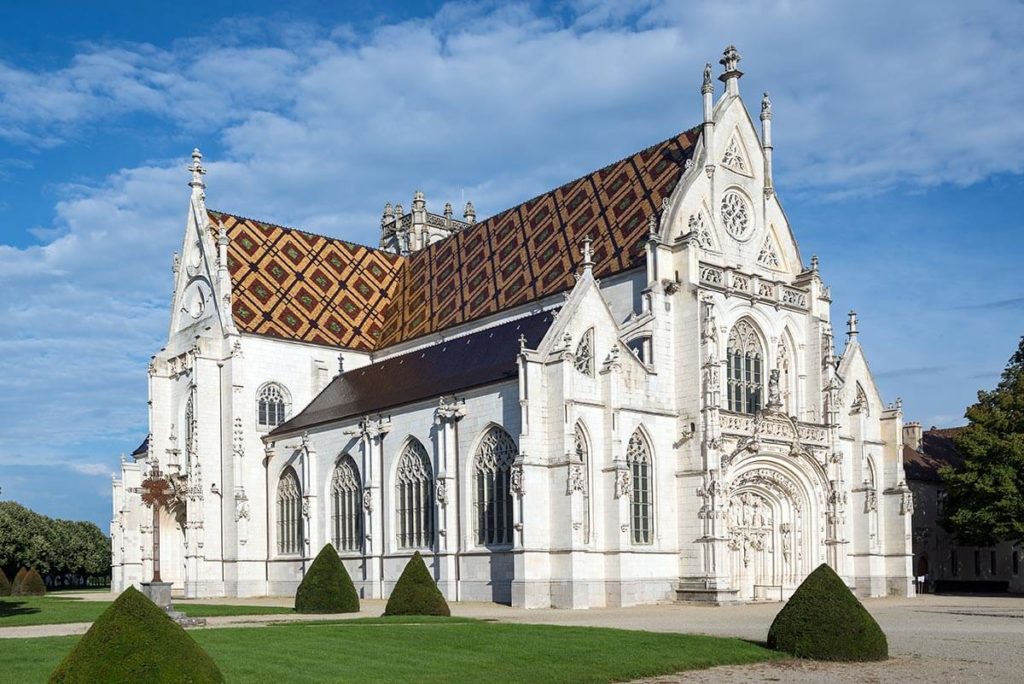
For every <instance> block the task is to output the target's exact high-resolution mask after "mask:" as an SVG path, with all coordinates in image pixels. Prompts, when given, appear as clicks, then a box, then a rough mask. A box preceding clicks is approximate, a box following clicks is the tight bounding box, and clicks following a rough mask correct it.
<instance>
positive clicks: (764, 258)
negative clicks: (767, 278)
mask: <svg viewBox="0 0 1024 684" xmlns="http://www.w3.org/2000/svg"><path fill="white" fill-rule="evenodd" d="M757 263H759V264H761V265H762V266H767V267H768V268H779V267H780V266H782V261H781V260H780V259H779V255H778V254H777V253H776V251H775V245H774V244H772V236H771V233H769V234H767V235H765V236H764V242H762V243H761V251H760V252H759V253H758V255H757Z"/></svg>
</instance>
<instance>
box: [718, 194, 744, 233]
mask: <svg viewBox="0 0 1024 684" xmlns="http://www.w3.org/2000/svg"><path fill="white" fill-rule="evenodd" d="M721 213H722V224H723V225H724V226H725V229H726V230H727V231H729V235H732V236H733V237H734V238H736V239H737V240H743V239H746V238H747V237H748V232H749V231H750V215H751V214H750V205H749V204H748V203H747V200H746V198H744V197H743V195H741V194H740V193H738V192H736V191H735V190H730V191H729V192H727V193H725V195H724V196H723V197H722V208H721Z"/></svg>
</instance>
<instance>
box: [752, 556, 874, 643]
mask: <svg viewBox="0 0 1024 684" xmlns="http://www.w3.org/2000/svg"><path fill="white" fill-rule="evenodd" d="M768 647H769V648H774V649H776V650H778V651H784V652H786V653H790V654H792V655H794V656H796V657H798V658H810V659H812V660H885V659H886V658H888V657H889V644H888V642H887V641H886V639H885V633H884V632H883V631H882V628H881V627H879V626H878V623H877V622H875V619H874V618H873V617H871V614H870V613H869V612H868V611H867V609H865V608H864V606H862V605H861V603H860V601H858V600H857V597H856V596H854V595H853V593H852V592H851V591H850V590H849V589H848V588H847V586H846V585H845V584H843V580H842V579H840V578H839V575H837V574H836V573H835V571H834V570H832V568H830V567H829V566H828V565H826V564H824V563H822V564H821V565H819V566H818V568H817V569H816V570H815V571H814V572H812V573H811V574H810V575H808V576H807V578H806V579H805V580H804V581H803V582H802V583H801V584H800V586H799V587H797V590H796V591H795V592H793V595H792V596H791V597H790V598H789V601H787V602H786V605H785V607H783V609H782V610H781V611H779V614H778V615H776V616H775V620H774V621H773V622H772V626H771V627H770V628H769V629H768Z"/></svg>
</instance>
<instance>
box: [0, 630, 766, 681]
mask: <svg viewBox="0 0 1024 684" xmlns="http://www.w3.org/2000/svg"><path fill="white" fill-rule="evenodd" d="M190 634H191V635H192V636H193V637H195V639H196V641H198V642H199V644H200V645H201V646H202V647H203V648H205V649H206V650H207V652H208V653H209V654H210V655H211V656H212V657H213V659H214V660H215V661H216V662H217V664H218V665H219V666H220V668H221V670H222V671H223V672H224V675H225V676H226V677H227V680H228V681H229V682H274V683H275V684H277V683H280V682H341V681H351V682H396V681H410V682H412V681H414V682H474V683H476V682H480V681H497V682H506V681H508V682H511V681H522V682H611V681H621V680H629V679H636V678H639V677H651V676H656V675H660V674H667V673H670V672H678V671H680V670H687V669H694V668H702V667H711V666H714V665H728V664H742V663H753V662H759V661H764V660H771V659H776V658H781V657H782V656H781V655H780V654H778V653H775V652H773V651H769V650H767V649H764V648H762V647H760V646H757V645H755V644H752V643H749V642H745V641H741V640H739V639H721V638H716V637H706V636H693V635H686V634H659V633H654V632H635V631H625V630H617V629H598V628H587V627H558V626H554V625H520V624H503V623H495V622H478V621H472V620H465V619H458V618H434V619H430V620H422V619H412V618H407V617H394V618H379V619H370V620H349V621H337V622H328V623H315V622H314V623H291V624H276V625H272V626H269V627H266V628H225V629H200V630H192V631H190ZM74 643H75V637H48V638H39V639H5V640H2V641H0V672H2V673H4V674H3V676H4V679H5V681H12V682H15V681H16V682H25V683H30V682H44V681H46V678H47V677H48V676H49V674H50V672H52V671H53V669H54V668H55V667H56V666H57V664H58V663H59V662H60V660H61V658H62V657H63V656H64V654H65V653H67V652H68V651H69V650H70V649H71V646H72V645H73V644H74Z"/></svg>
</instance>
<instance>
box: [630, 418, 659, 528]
mask: <svg viewBox="0 0 1024 684" xmlns="http://www.w3.org/2000/svg"><path fill="white" fill-rule="evenodd" d="M626 464H627V466H628V468H629V471H630V476H631V479H632V483H633V488H632V491H631V492H630V494H631V500H630V508H631V513H632V515H631V520H630V527H631V528H632V532H633V543H634V544H650V543H651V541H652V540H653V538H654V515H653V514H654V491H653V481H652V474H653V473H652V468H653V460H652V459H651V448H650V446H649V445H648V444H647V440H646V439H645V438H644V436H643V434H642V433H641V432H640V429H639V428H637V430H636V431H635V432H634V433H633V436H632V437H630V438H629V444H628V445H627V447H626Z"/></svg>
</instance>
